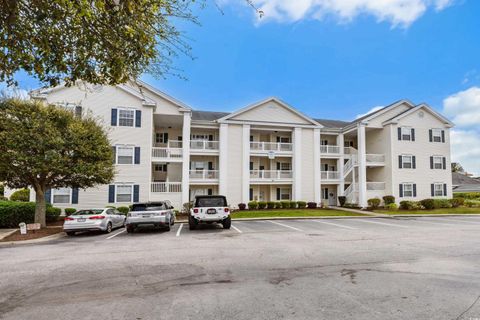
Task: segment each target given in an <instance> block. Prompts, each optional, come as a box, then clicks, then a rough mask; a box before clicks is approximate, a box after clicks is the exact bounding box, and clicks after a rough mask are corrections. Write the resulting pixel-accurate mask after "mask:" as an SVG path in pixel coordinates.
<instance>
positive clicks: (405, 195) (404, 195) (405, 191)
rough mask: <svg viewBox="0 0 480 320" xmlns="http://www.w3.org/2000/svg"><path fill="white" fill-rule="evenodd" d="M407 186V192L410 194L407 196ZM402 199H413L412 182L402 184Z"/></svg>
mask: <svg viewBox="0 0 480 320" xmlns="http://www.w3.org/2000/svg"><path fill="white" fill-rule="evenodd" d="M407 186H408V187H409V188H410V190H408V192H409V193H410V194H409V195H408V194H407ZM403 197H404V198H413V182H406V183H403Z"/></svg>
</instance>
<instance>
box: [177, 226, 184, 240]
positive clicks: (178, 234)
mask: <svg viewBox="0 0 480 320" xmlns="http://www.w3.org/2000/svg"><path fill="white" fill-rule="evenodd" d="M182 228H183V223H182V224H180V227H178V230H177V234H176V236H177V237H180V232H182Z"/></svg>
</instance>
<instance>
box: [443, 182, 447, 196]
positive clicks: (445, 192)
mask: <svg viewBox="0 0 480 320" xmlns="http://www.w3.org/2000/svg"><path fill="white" fill-rule="evenodd" d="M443 195H444V196H445V197H446V196H447V184H446V183H444V184H443Z"/></svg>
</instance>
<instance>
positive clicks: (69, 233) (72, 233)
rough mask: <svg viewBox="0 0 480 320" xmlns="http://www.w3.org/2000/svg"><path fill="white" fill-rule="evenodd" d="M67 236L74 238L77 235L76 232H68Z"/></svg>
mask: <svg viewBox="0 0 480 320" xmlns="http://www.w3.org/2000/svg"><path fill="white" fill-rule="evenodd" d="M65 233H66V234H67V236H69V237H71V236H74V235H75V231H68V232H65Z"/></svg>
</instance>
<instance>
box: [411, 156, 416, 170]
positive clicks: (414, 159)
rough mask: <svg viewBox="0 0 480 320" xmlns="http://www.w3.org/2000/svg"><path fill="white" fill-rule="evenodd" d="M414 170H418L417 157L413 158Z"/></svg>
mask: <svg viewBox="0 0 480 320" xmlns="http://www.w3.org/2000/svg"><path fill="white" fill-rule="evenodd" d="M412 168H413V169H416V168H417V157H415V156H412Z"/></svg>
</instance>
